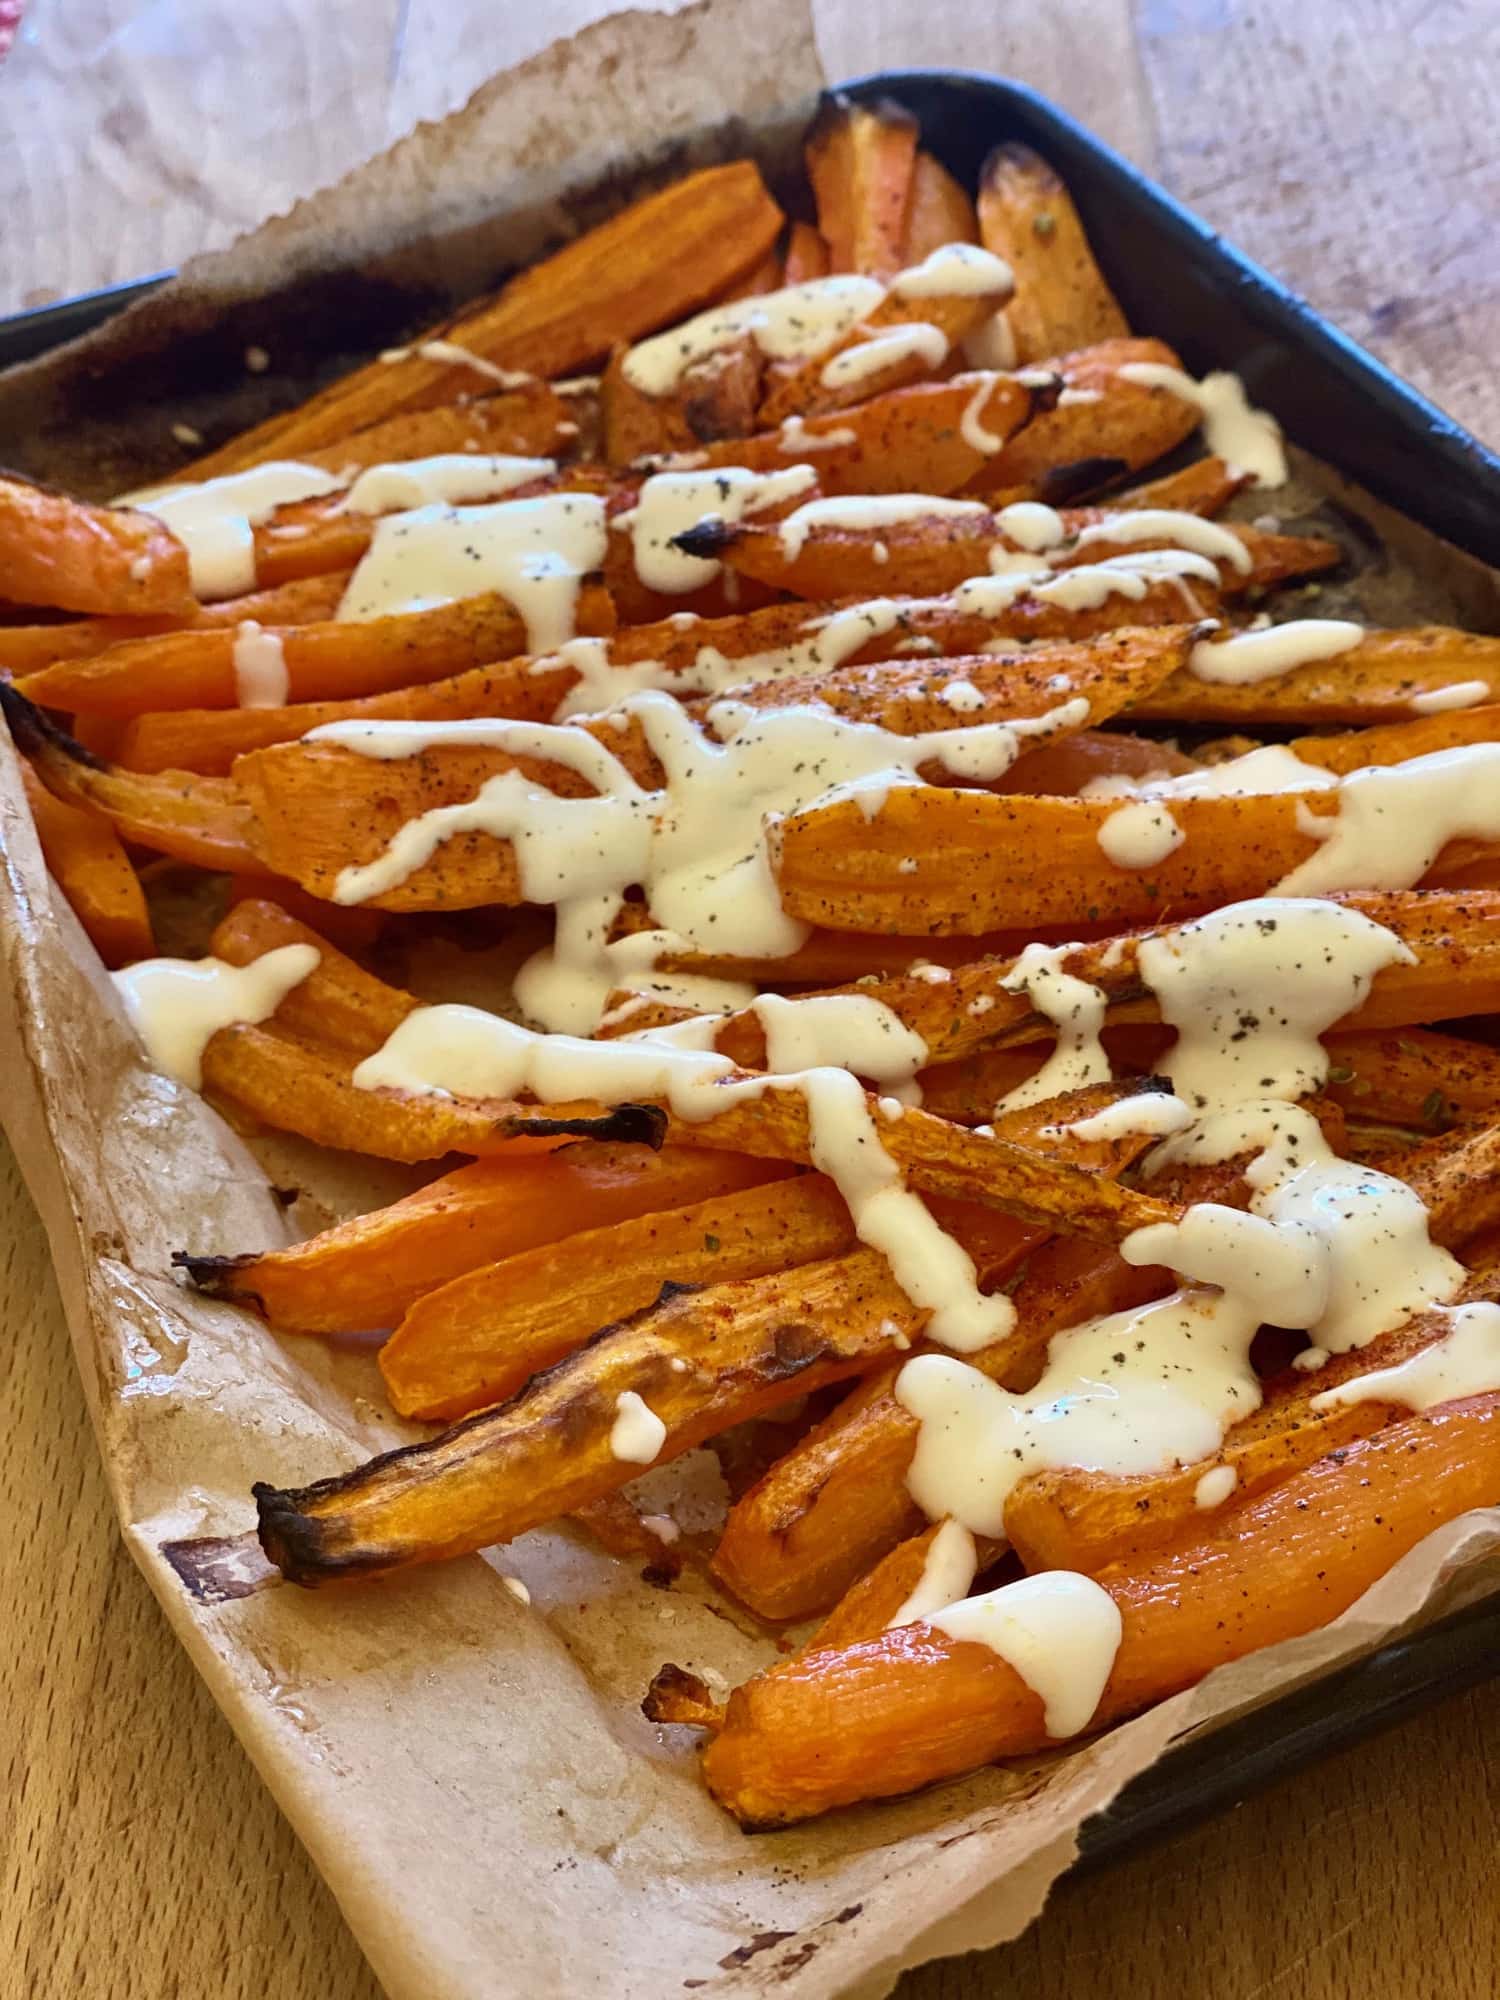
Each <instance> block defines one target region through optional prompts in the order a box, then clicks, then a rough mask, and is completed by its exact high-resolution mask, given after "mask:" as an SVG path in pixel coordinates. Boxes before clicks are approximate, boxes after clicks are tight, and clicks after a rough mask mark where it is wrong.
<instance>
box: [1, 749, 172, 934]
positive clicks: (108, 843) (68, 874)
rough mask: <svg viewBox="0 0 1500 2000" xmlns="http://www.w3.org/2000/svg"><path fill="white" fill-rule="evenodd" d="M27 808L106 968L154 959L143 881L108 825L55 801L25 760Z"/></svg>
mask: <svg viewBox="0 0 1500 2000" xmlns="http://www.w3.org/2000/svg"><path fill="white" fill-rule="evenodd" d="M21 777H22V780H23V782H24V784H25V786H26V803H27V805H28V806H30V808H31V817H32V820H33V822H34V824H35V826H36V836H37V839H38V841H39V842H40V843H41V849H42V858H43V860H44V861H45V862H46V864H47V868H48V871H49V872H50V874H51V876H52V879H53V881H54V882H56V884H57V886H58V888H59V889H61V890H62V892H63V894H64V896H66V898H67V899H68V902H69V904H70V905H71V907H72V910H73V914H74V916H75V917H77V919H78V921H79V923H81V924H82V925H83V928H84V930H85V931H86V932H87V933H88V936H89V941H90V943H91V944H92V945H93V946H94V949H95V950H96V951H97V952H98V954H99V956H100V957H101V958H102V959H103V960H104V963H105V964H106V965H128V964H130V962H131V960H132V959H137V958H149V957H150V956H151V953H152V951H153V949H154V946H153V944H152V939H151V917H150V913H149V912H148V910H147V908H146V898H145V895H144V893H143V892H142V889H141V884H140V877H139V876H138V875H137V874H136V872H135V870H134V869H133V868H132V867H131V865H130V862H129V859H128V857H127V856H126V853H125V849H124V848H123V847H122V846H121V844H120V839H119V835H118V834H117V833H116V832H115V830H114V828H113V827H112V826H111V825H110V824H109V822H108V820H104V819H100V818H99V817H98V816H97V814H95V813H91V812H85V811H83V810H82V808H80V807H78V806H70V805H67V804H65V803H64V801H63V800H62V799H55V798H54V797H53V796H52V794H51V792H49V791H48V790H47V787H46V786H45V785H44V784H43V783H42V781H41V779H40V778H39V777H38V776H37V775H36V773H35V772H34V771H33V770H32V768H31V766H30V764H28V763H27V762H26V761H25V760H24V759H23V760H22V763H21Z"/></svg>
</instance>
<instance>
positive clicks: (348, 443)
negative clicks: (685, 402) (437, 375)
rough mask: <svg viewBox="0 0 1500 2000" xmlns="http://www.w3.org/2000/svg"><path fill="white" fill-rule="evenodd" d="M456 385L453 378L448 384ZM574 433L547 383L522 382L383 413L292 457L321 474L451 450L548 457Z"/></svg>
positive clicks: (567, 445)
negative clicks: (377, 420) (424, 406)
mask: <svg viewBox="0 0 1500 2000" xmlns="http://www.w3.org/2000/svg"><path fill="white" fill-rule="evenodd" d="M458 386H459V385H458V384H457V382H455V384H454V387H455V388H457V387H458ZM485 387H486V388H488V389H489V390H491V391H493V390H494V384H493V383H492V382H488V381H487V380H486V381H485ZM576 431H577V426H576V425H575V424H573V422H572V421H571V418H570V415H569V410H568V405H567V403H566V402H565V401H564V399H563V398H562V397H561V396H559V395H558V393H557V391H556V390H555V389H554V388H553V387H552V385H551V383H549V382H543V381H541V380H535V381H525V382H517V383H516V384H515V386H514V387H513V388H509V389H502V390H500V391H498V392H496V393H491V394H485V393H483V392H481V393H479V394H477V395H476V394H465V396H464V398H463V400H462V401H460V402H456V403H440V404H436V405H434V406H433V407H431V408H427V409H416V410H410V411H408V412H407V413H406V414H405V415H402V416H397V417H387V418H386V419H385V420H384V422H382V423H378V424H371V425H369V426H368V427H367V428H366V429H364V430H360V431H354V432H351V434H350V435H349V436H348V437H341V438H340V439H339V440H338V442H337V443H336V444H330V445H326V446H325V447H323V449H322V450H312V451H299V452H298V453H297V459H298V462H299V463H300V464H302V465H318V466H321V467H322V468H323V469H324V471H326V472H347V471H353V470H355V469H361V470H362V469H363V468H364V467H365V466H368V465H388V464H391V463H392V462H394V461H398V460H400V459H404V458H435V457H438V456H441V455H446V454H448V453H453V452H469V451H489V452H502V453H509V454H513V455H514V456H515V457H517V458H552V457H560V456H564V455H567V454H569V453H570V451H571V447H572V446H573V445H574V443H575V442H576V438H575V433H576Z"/></svg>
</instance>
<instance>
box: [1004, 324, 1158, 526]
mask: <svg viewBox="0 0 1500 2000" xmlns="http://www.w3.org/2000/svg"><path fill="white" fill-rule="evenodd" d="M1139 361H1154V362H1165V363H1166V364H1167V365H1168V366H1170V367H1177V366H1179V365H1180V364H1179V362H1178V358H1177V356H1176V355H1175V354H1174V353H1173V351H1172V349H1171V348H1170V347H1168V346H1167V345H1166V343H1165V341H1160V340H1129V339H1124V340H1107V341H1101V342H1099V343H1097V344H1096V345H1094V346H1092V347H1081V348H1077V349H1075V350H1074V351H1073V352H1072V353H1071V354H1061V355H1055V356H1049V357H1048V359H1047V364H1046V365H1047V367H1048V369H1049V370H1051V371H1055V372H1056V373H1057V374H1058V375H1060V376H1061V377H1062V381H1063V388H1064V392H1065V393H1064V395H1063V397H1062V399H1061V401H1060V402H1059V403H1058V406H1057V408H1056V409H1054V410H1050V411H1048V412H1047V413H1046V414H1045V415H1042V416H1039V417H1037V419H1036V420H1035V422H1034V423H1031V424H1028V425H1027V426H1026V429H1025V430H1024V431H1018V432H1017V433H1016V435H1015V436H1014V437H1013V438H1012V439H1011V440H1010V442H1009V444H1007V445H1006V447H1005V449H1004V450H1003V451H999V452H996V454H995V456H994V457H993V458H990V459H987V460H986V461H985V463H984V465H982V466H981V467H980V469H979V471H978V472H977V473H976V474H975V475H974V478H973V479H972V481H971V482H970V490H971V491H972V492H974V493H982V494H984V495H985V496H986V498H990V499H992V501H993V504H994V505H995V506H1003V505H1005V504H1006V503H1007V502H1009V501H1012V500H1025V499H1040V500H1046V501H1050V502H1051V503H1052V504H1054V505H1056V504H1058V503H1060V502H1063V501H1068V500H1076V499H1077V498H1079V496H1080V495H1082V494H1084V493H1093V492H1096V491H1097V490H1098V489H1099V488H1100V487H1101V486H1105V485H1108V484H1109V483H1110V481H1111V480H1118V479H1120V478H1123V477H1124V476H1125V475H1126V474H1127V473H1130V472H1137V471H1139V470H1140V469H1141V468H1142V467H1143V466H1147V465H1151V464H1153V463H1154V462H1155V461H1156V460H1157V459H1158V458H1162V457H1164V456H1165V455H1166V453H1167V452H1169V451H1171V450H1173V449H1174V448H1175V447H1176V446H1177V445H1179V444H1181V443H1182V441H1183V439H1184V438H1186V437H1189V436H1190V435H1191V434H1192V432H1193V430H1194V429H1195V428H1196V426H1197V423H1198V412H1197V410H1196V409H1195V408H1194V407H1193V405H1192V404H1191V403H1188V402H1185V401H1184V400H1183V398H1182V397H1181V396H1174V395H1172V393H1171V392H1170V391H1169V390H1166V389H1148V388H1146V387H1144V385H1143V384H1141V383H1139V382H1130V381H1125V380H1123V379H1122V378H1121V376H1120V374H1119V370H1120V369H1121V368H1122V367H1123V366H1125V365H1126V363H1129V362H1139Z"/></svg>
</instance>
